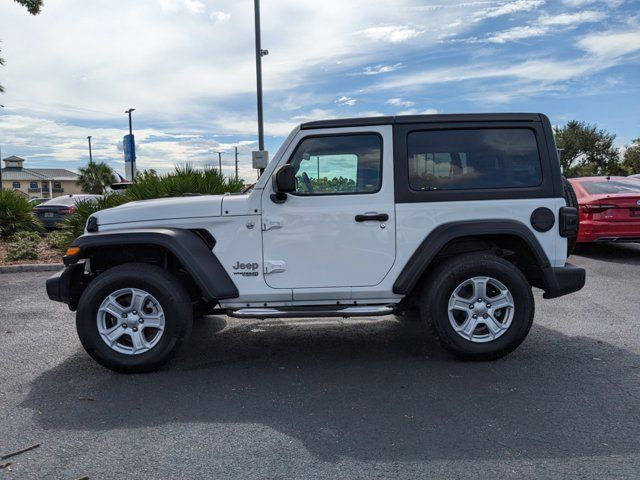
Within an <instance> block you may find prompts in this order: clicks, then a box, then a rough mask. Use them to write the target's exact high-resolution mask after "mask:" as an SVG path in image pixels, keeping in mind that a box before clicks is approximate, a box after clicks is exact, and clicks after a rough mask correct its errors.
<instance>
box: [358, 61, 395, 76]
mask: <svg viewBox="0 0 640 480" xmlns="http://www.w3.org/2000/svg"><path fill="white" fill-rule="evenodd" d="M401 67H402V63H395V64H393V65H375V66H373V67H372V66H368V67H365V68H364V70H363V71H362V72H361V73H362V75H380V74H381V73H391V72H393V71H395V70H398V69H399V68H401Z"/></svg>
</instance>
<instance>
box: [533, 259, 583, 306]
mask: <svg viewBox="0 0 640 480" xmlns="http://www.w3.org/2000/svg"><path fill="white" fill-rule="evenodd" d="M544 276H545V280H546V285H547V287H546V288H545V291H544V295H543V297H544V298H557V297H561V296H563V295H567V294H569V293H573V292H577V291H578V290H580V289H581V288H582V287H584V283H585V281H586V277H587V274H586V271H585V269H584V268H581V267H576V266H575V265H572V264H570V263H565V265H564V267H548V268H546V269H544Z"/></svg>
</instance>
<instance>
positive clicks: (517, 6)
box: [473, 0, 545, 22]
mask: <svg viewBox="0 0 640 480" xmlns="http://www.w3.org/2000/svg"><path fill="white" fill-rule="evenodd" d="M544 4H545V0H514V1H512V2H507V3H504V4H502V5H499V6H497V7H488V8H485V9H483V10H481V11H479V12H477V13H476V14H475V15H473V21H474V22H479V21H482V20H485V19H487V18H496V17H502V16H504V15H513V14H516V13H520V12H529V11H531V10H535V9H536V8H538V7H541V6H542V5H544Z"/></svg>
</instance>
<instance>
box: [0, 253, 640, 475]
mask: <svg viewBox="0 0 640 480" xmlns="http://www.w3.org/2000/svg"><path fill="white" fill-rule="evenodd" d="M571 261H572V262H573V263H576V264H578V265H582V266H584V267H586V268H587V272H588V278H587V285H586V287H585V288H584V289H583V290H582V291H581V292H579V293H577V294H574V295H572V296H569V297H564V298H560V299H555V300H542V298H541V295H540V294H539V292H537V293H536V298H537V300H538V302H537V313H536V319H535V322H534V326H533V329H532V331H531V334H530V335H529V337H528V339H527V340H526V341H525V343H524V344H523V345H522V346H521V347H520V348H519V349H518V350H517V351H516V352H514V353H513V354H511V355H510V356H508V357H507V358H504V359H502V360H499V361H496V362H492V363H467V362H460V361H457V360H454V359H453V358H451V357H450V356H449V355H448V354H446V353H444V352H443V351H442V350H440V348H439V347H438V346H437V345H436V344H434V343H433V341H431V340H430V339H429V338H428V337H427V336H425V335H423V334H421V333H420V331H419V330H418V329H415V328H408V327H407V326H405V325H403V324H400V323H399V322H397V321H396V320H395V318H393V317H384V318H381V319H365V320H345V321H336V320H327V321H315V320H314V321H264V322H259V321H255V322H250V323H249V322H244V323H243V322H239V321H236V320H231V319H227V318H225V317H207V318H206V319H205V320H204V321H201V322H198V323H197V324H196V325H195V326H194V332H193V336H192V337H191V340H190V342H189V345H188V347H187V348H186V349H184V351H182V352H181V354H180V355H179V357H178V358H176V359H175V360H174V361H173V362H172V363H170V364H169V365H168V367H167V368H165V369H164V370H163V371H161V372H158V373H154V374H146V375H119V374H115V373H112V372H110V371H108V370H105V369H103V368H102V367H100V366H98V365H97V364H96V363H95V362H93V361H92V360H91V359H90V358H89V357H88V356H87V355H86V354H85V353H84V351H83V350H82V347H81V346H80V343H79V341H78V339H77V337H76V334H75V328H74V316H73V314H72V313H71V312H69V311H68V310H67V309H66V307H65V306H64V305H61V304H57V303H53V302H50V301H48V299H47V298H46V294H45V292H44V280H45V279H46V277H47V276H48V274H28V273H21V274H5V275H0V385H1V388H0V453H2V454H4V453H7V452H12V451H15V450H18V449H21V448H24V447H27V446H30V445H33V444H40V447H39V448H36V449H34V450H31V451H29V452H27V453H24V454H22V455H18V456H15V457H13V458H10V459H8V460H4V461H1V462H0V464H5V463H7V462H11V463H12V464H11V465H9V466H8V467H6V468H3V469H0V477H2V478H7V479H10V478H16V479H18V478H19V479H23V478H27V479H28V478H34V479H36V478H38V479H40V478H52V479H70V480H71V479H77V478H80V477H83V476H88V477H89V478H91V479H99V478H140V479H143V478H216V479H220V478H243V479H250V478H318V479H326V478H341V479H343V478H366V479H371V478H533V477H536V478H638V475H639V473H638V472H640V428H639V427H640V336H639V335H638V332H639V330H640V309H639V308H638V297H639V296H640V245H633V246H623V245H618V246H601V247H592V248H589V249H587V250H584V251H582V252H581V254H580V255H577V256H574V257H572V259H571Z"/></svg>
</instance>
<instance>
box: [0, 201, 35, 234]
mask: <svg viewBox="0 0 640 480" xmlns="http://www.w3.org/2000/svg"><path fill="white" fill-rule="evenodd" d="M42 230H43V226H42V222H40V220H39V219H38V217H36V216H35V215H34V214H33V208H32V207H31V205H30V204H29V202H28V201H27V200H26V199H25V198H24V197H21V196H20V195H18V194H17V193H15V192H14V191H13V190H0V237H1V238H9V237H10V236H11V235H13V234H14V233H16V232H20V231H32V232H38V231H42Z"/></svg>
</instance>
